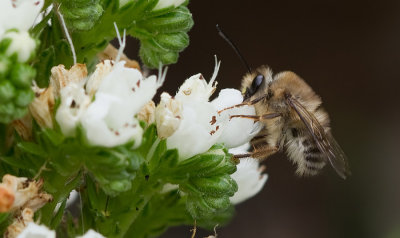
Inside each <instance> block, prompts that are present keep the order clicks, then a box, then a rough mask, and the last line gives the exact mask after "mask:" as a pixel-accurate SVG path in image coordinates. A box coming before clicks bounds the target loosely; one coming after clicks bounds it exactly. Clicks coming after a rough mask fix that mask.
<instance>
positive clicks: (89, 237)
mask: <svg viewBox="0 0 400 238" xmlns="http://www.w3.org/2000/svg"><path fill="white" fill-rule="evenodd" d="M77 238H105V237H104V236H103V235H102V234H100V233H97V232H95V231H94V230H92V229H90V230H88V231H87V232H86V233H85V234H84V235H83V236H78V237H77Z"/></svg>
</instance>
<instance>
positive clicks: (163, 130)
mask: <svg viewBox="0 0 400 238" xmlns="http://www.w3.org/2000/svg"><path fill="white" fill-rule="evenodd" d="M182 110H183V108H182V103H181V102H180V101H179V100H175V99H173V98H172V97H171V96H170V95H169V94H168V93H165V92H164V93H162V94H161V101H160V104H159V105H158V106H157V108H156V111H155V114H156V115H155V117H156V124H157V133H158V136H159V137H160V138H167V137H169V136H171V135H172V134H173V133H174V132H175V131H176V130H177V129H178V127H179V125H180V123H181V119H182Z"/></svg>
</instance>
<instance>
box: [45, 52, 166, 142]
mask: <svg viewBox="0 0 400 238" xmlns="http://www.w3.org/2000/svg"><path fill="white" fill-rule="evenodd" d="M124 64H125V62H124V61H121V62H118V63H115V62H113V61H109V60H105V61H104V62H102V63H100V64H99V65H97V67H96V71H95V72H94V73H93V74H92V75H91V76H89V78H88V79H86V75H87V74H85V73H86V72H87V71H86V67H84V68H82V67H81V66H79V65H77V66H76V67H75V66H74V67H72V68H71V69H70V70H65V69H63V68H62V67H61V68H60V66H58V67H57V68H56V69H54V68H53V70H52V80H51V81H52V82H53V83H52V85H54V87H55V88H56V89H59V91H60V97H61V105H60V106H59V108H58V110H57V113H56V120H57V122H58V123H59V125H60V127H61V130H62V131H63V133H64V134H65V135H67V136H73V135H74V132H75V130H76V127H77V126H78V125H79V124H81V125H82V127H83V129H84V132H85V134H86V138H87V140H88V142H89V143H90V144H92V145H100V146H106V147H112V146H117V145H121V144H124V143H127V142H128V141H130V140H134V141H135V146H137V145H139V144H140V143H141V139H142V134H143V129H142V128H141V127H140V125H139V121H138V119H137V118H136V117H135V115H137V114H138V113H139V112H140V111H141V109H142V108H143V106H145V105H146V104H148V103H149V102H150V101H151V99H152V98H153V97H154V95H155V93H156V91H157V89H158V88H159V87H160V86H161V85H162V82H163V80H164V77H165V75H160V77H159V80H157V77H156V76H150V77H148V78H144V77H143V75H142V74H141V72H140V71H139V70H137V69H133V68H127V67H125V66H124ZM84 86H86V87H85V88H86V90H85V89H84ZM57 91H58V90H55V93H56V92H57ZM92 99H93V101H92Z"/></svg>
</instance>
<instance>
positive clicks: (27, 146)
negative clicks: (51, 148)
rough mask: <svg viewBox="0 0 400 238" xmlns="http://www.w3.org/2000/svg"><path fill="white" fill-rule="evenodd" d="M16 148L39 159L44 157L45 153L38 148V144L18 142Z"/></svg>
mask: <svg viewBox="0 0 400 238" xmlns="http://www.w3.org/2000/svg"><path fill="white" fill-rule="evenodd" d="M18 147H19V148H20V149H21V150H23V151H25V152H26V153H29V154H32V155H37V156H40V157H46V156H47V153H46V152H45V151H44V150H43V149H42V147H40V146H39V145H38V144H35V143H31V142H20V143H18Z"/></svg>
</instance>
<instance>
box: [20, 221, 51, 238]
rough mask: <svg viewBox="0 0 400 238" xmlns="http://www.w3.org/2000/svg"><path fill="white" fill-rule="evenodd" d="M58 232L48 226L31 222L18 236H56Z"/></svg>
mask: <svg viewBox="0 0 400 238" xmlns="http://www.w3.org/2000/svg"><path fill="white" fill-rule="evenodd" d="M55 237H56V232H55V231H52V230H49V228H47V227H46V226H43V225H37V224H36V223H34V222H30V223H29V224H28V226H27V227H26V228H25V229H24V230H23V231H22V233H21V234H19V235H18V236H17V238H55Z"/></svg>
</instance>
